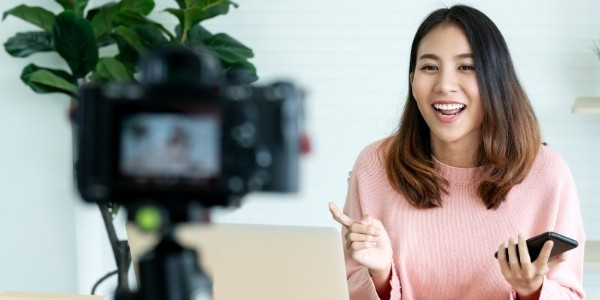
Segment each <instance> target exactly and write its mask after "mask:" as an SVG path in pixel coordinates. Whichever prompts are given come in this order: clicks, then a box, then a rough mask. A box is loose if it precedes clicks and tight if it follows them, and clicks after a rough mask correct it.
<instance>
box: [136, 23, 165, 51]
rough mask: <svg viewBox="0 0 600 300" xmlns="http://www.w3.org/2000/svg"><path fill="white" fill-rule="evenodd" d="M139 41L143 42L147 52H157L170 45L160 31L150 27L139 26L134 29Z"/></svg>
mask: <svg viewBox="0 0 600 300" xmlns="http://www.w3.org/2000/svg"><path fill="white" fill-rule="evenodd" d="M134 31H135V32H136V33H137V35H138V37H139V38H140V40H142V41H143V42H144V44H145V45H146V48H147V49H148V50H158V49H162V48H165V47H166V46H168V45H172V43H170V42H169V40H168V39H167V38H166V37H165V36H164V35H163V34H162V31H161V30H159V29H158V28H156V27H155V26H152V25H146V26H140V27H136V28H134Z"/></svg>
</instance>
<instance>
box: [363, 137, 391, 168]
mask: <svg viewBox="0 0 600 300" xmlns="http://www.w3.org/2000/svg"><path fill="white" fill-rule="evenodd" d="M388 141H389V138H382V139H379V140H376V141H374V142H371V143H370V144H368V145H366V146H365V147H364V148H363V149H362V150H361V151H360V153H359V154H358V158H357V159H356V161H357V162H359V163H363V162H364V163H367V164H371V163H373V162H374V161H378V162H382V161H383V159H384V158H385V153H386V152H387V147H388V144H389V142H388Z"/></svg>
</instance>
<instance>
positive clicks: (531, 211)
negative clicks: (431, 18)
mask: <svg viewBox="0 0 600 300" xmlns="http://www.w3.org/2000/svg"><path fill="white" fill-rule="evenodd" d="M380 145H381V141H379V142H376V143H373V144H371V145H369V146H368V147H366V148H365V150H363V151H362V153H361V154H360V155H359V157H358V159H357V161H356V164H355V166H354V169H353V171H352V175H351V178H350V182H349V190H348V196H347V199H346V204H345V207H344V211H345V213H346V214H347V215H348V216H350V217H352V218H354V219H360V218H361V216H363V215H365V214H370V215H372V216H373V217H375V218H377V219H379V220H381V222H382V223H383V225H384V227H385V229H386V230H387V232H388V234H389V235H390V239H391V242H392V248H393V265H392V279H391V286H392V292H391V299H419V300H421V299H425V300H429V299H436V300H441V299H486V300H493V299H503V300H505V299H514V298H515V297H516V296H515V295H516V294H515V292H514V291H513V290H512V288H511V286H510V285H509V284H508V283H507V282H506V280H505V279H504V277H503V276H502V273H501V271H500V266H499V264H498V262H497V260H496V259H495V258H494V253H495V252H496V251H497V250H498V246H499V245H500V244H502V243H503V242H504V241H507V240H508V239H509V238H511V237H512V238H514V239H516V238H517V235H518V234H519V233H521V234H523V236H524V237H532V236H535V235H537V234H539V233H542V232H545V231H556V232H558V233H561V234H563V235H566V236H568V237H571V238H573V239H576V240H577V241H578V242H579V247H577V248H575V249H573V250H571V251H569V252H567V253H568V256H567V257H568V258H567V260H566V261H564V262H562V263H561V264H559V265H558V266H556V267H554V268H553V269H551V270H550V272H549V273H548V274H547V277H546V278H545V279H544V283H543V288H542V291H541V297H540V299H582V298H583V294H584V293H583V290H582V276H583V249H584V246H585V235H584V231H583V224H582V219H581V211H580V207H579V199H578V196H577V191H576V187H575V184H574V182H573V178H572V176H571V172H570V170H569V168H568V166H567V165H566V163H565V162H564V161H563V159H562V158H561V157H560V156H559V155H558V154H557V153H556V152H555V151H553V150H551V149H549V148H548V147H547V146H542V147H541V148H540V152H539V154H538V157H537V158H536V161H535V163H534V165H533V168H532V170H531V172H530V173H529V175H528V176H527V178H526V179H525V180H524V181H523V182H522V183H521V184H519V185H517V186H515V187H513V188H512V190H511V191H510V193H509V194H508V196H507V199H506V201H505V202H503V203H502V204H501V205H500V207H499V208H498V209H496V210H493V209H492V210H489V209H486V207H485V206H484V205H483V203H482V201H481V200H480V199H479V198H478V196H477V193H476V185H474V184H473V182H474V180H473V178H472V177H473V175H474V172H475V170H476V169H475V168H456V167H452V166H448V165H444V164H442V163H440V162H438V161H436V162H435V166H436V169H437V170H438V172H440V174H441V175H442V176H443V177H444V178H446V179H447V180H448V181H449V187H448V194H447V195H445V196H444V198H443V199H442V201H443V202H442V205H443V207H441V208H433V209H416V208H414V207H413V206H411V205H410V204H409V203H408V202H407V201H406V199H405V198H404V197H403V196H402V195H401V194H399V193H397V192H396V191H394V189H393V188H392V187H391V186H390V184H389V182H388V179H387V176H386V174H385V170H384V169H383V166H382V163H381V159H380V156H379V155H378V152H377V151H378V147H379V146H380ZM342 231H343V232H342V236H343V235H344V234H345V233H346V232H345V229H343V230H342ZM345 256H346V270H347V277H348V286H349V289H350V299H352V300H357V299H379V298H378V296H377V293H376V292H375V288H374V285H373V282H372V281H371V278H370V276H369V272H368V270H367V269H366V268H365V267H362V266H360V265H359V264H358V263H356V262H355V261H354V260H352V259H351V258H349V256H348V252H347V251H346V253H345Z"/></svg>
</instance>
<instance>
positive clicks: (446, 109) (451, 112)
mask: <svg viewBox="0 0 600 300" xmlns="http://www.w3.org/2000/svg"><path fill="white" fill-rule="evenodd" d="M433 108H434V109H435V110H436V111H437V112H438V113H439V114H440V115H442V116H449V117H452V116H456V115H458V114H459V113H461V112H462V111H463V110H465V108H467V106H466V105H464V104H460V103H451V104H434V105H433Z"/></svg>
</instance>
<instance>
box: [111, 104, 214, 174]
mask: <svg viewBox="0 0 600 300" xmlns="http://www.w3.org/2000/svg"><path fill="white" fill-rule="evenodd" d="M220 125H221V124H220V119H219V117H218V115H217V114H214V113H200V114H181V113H173V112H168V113H165V112H144V113H135V114H126V115H124V116H123V117H122V119H121V128H120V130H121V132H120V136H121V137H120V147H119V148H120V149H119V166H118V167H119V170H120V175H121V177H122V178H124V179H126V181H127V182H129V183H130V184H138V185H151V186H173V185H176V186H177V185H194V186H206V185H209V184H210V183H211V182H213V181H214V180H215V179H216V178H218V177H219V175H220V173H221V132H220V128H221V126H220Z"/></svg>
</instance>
